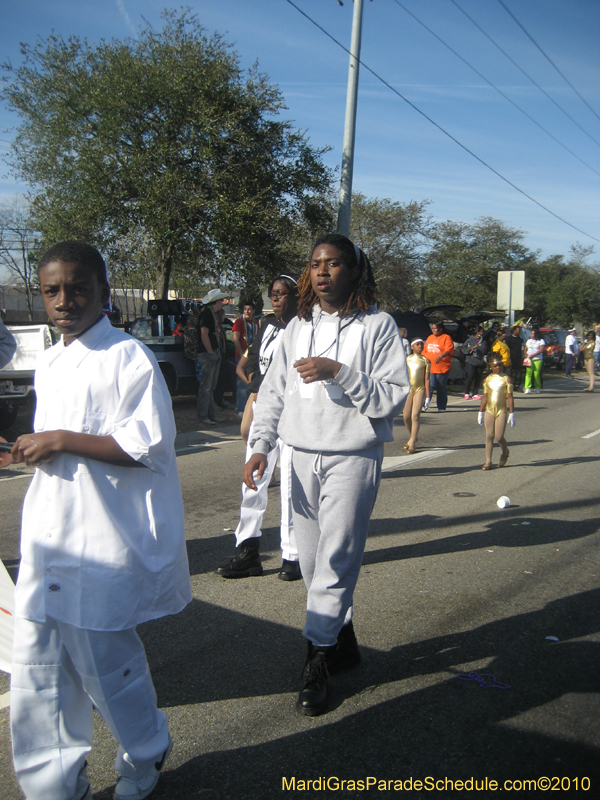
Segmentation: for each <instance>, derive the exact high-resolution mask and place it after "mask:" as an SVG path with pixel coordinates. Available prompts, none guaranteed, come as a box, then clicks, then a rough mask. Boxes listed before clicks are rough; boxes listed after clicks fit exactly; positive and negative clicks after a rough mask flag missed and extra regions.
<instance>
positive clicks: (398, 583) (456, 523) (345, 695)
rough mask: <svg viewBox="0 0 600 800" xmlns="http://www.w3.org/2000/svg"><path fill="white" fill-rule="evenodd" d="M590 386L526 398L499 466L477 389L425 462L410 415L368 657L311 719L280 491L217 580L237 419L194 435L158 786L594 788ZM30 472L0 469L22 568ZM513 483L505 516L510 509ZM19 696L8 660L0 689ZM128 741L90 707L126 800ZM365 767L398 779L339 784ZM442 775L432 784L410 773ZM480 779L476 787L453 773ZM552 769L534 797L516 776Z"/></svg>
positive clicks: (146, 635) (397, 445)
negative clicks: (251, 573)
mask: <svg viewBox="0 0 600 800" xmlns="http://www.w3.org/2000/svg"><path fill="white" fill-rule="evenodd" d="M584 385H585V383H582V382H581V381H573V382H567V381H565V380H557V381H553V382H552V381H547V383H546V388H545V390H544V392H543V394H541V395H529V396H526V397H525V396H523V395H521V394H519V395H517V396H516V420H517V425H516V427H515V428H514V429H509V430H508V433H507V438H508V440H509V446H510V451H511V455H510V459H509V462H508V466H507V467H505V468H503V469H498V468H495V469H494V470H492V471H490V472H482V470H481V466H482V464H483V461H484V453H483V440H484V434H483V429H482V428H479V427H478V425H477V423H476V411H477V406H478V403H474V402H464V401H462V400H459V399H458V398H452V399H451V401H450V405H449V410H448V412H447V413H446V414H438V413H437V412H435V410H433V411H429V412H427V413H426V414H424V415H423V417H422V421H423V425H422V430H421V436H420V441H419V450H418V452H417V454H416V455H414V456H407V455H405V453H404V451H403V450H402V445H403V444H404V442H405V441H406V437H405V435H404V431H403V429H402V426H400V425H399V426H398V427H397V437H396V441H395V442H394V443H392V444H390V445H389V446H387V447H386V461H385V463H384V466H385V467H386V471H385V472H384V475H383V480H382V483H381V489H380V492H379V498H378V501H377V504H376V507H375V511H374V514H373V518H372V522H371V526H370V536H369V539H368V543H367V549H366V553H365V557H364V566H363V569H362V572H361V576H360V579H359V583H358V587H357V591H356V595H355V629H356V632H357V636H358V639H359V642H360V645H361V650H362V654H363V662H362V664H361V665H360V667H359V668H357V669H356V670H354V671H352V672H349V673H347V674H345V675H341V676H336V678H335V680H334V682H333V683H332V697H333V702H332V709H331V711H330V712H329V713H328V714H326V715H323V716H321V717H317V718H312V719H310V718H306V717H302V716H299V715H298V714H297V713H296V712H295V708H294V703H295V699H296V695H297V692H298V690H299V688H300V686H299V681H298V679H299V673H300V670H301V667H302V663H303V658H304V654H305V644H304V642H303V640H302V638H301V635H300V631H301V629H302V625H303V618H304V602H305V591H304V587H303V585H302V584H301V583H291V584H286V583H283V582H281V581H279V580H277V578H276V572H277V569H278V567H279V564H280V555H279V552H278V529H277V525H278V489H277V488H273V489H271V490H270V505H269V508H268V510H267V514H266V516H265V523H264V528H263V542H262V546H261V550H262V555H263V559H264V566H265V574H264V575H263V577H261V578H251V579H246V580H238V581H226V580H224V579H222V578H219V577H218V576H216V575H215V574H214V572H213V570H214V568H215V567H216V566H217V565H218V564H219V563H221V562H222V561H224V560H226V559H227V557H229V556H230V555H231V554H232V551H233V535H232V533H231V532H230V530H229V529H234V528H235V526H236V524H237V515H238V504H239V482H240V477H241V465H242V461H243V445H242V442H241V440H240V439H239V438H238V437H237V436H236V435H235V429H234V428H233V427H232V426H230V427H224V428H222V429H219V430H218V431H216V432H212V431H211V432H210V433H209V434H206V435H205V434H204V433H201V434H193V433H192V434H184V435H183V436H182V437H180V438H181V441H180V442H179V447H180V450H181V452H182V454H181V455H180V457H179V460H178V464H179V470H180V475H181V482H182V489H183V496H184V504H185V509H186V529H187V539H188V552H189V559H190V568H191V573H192V587H193V594H194V600H193V602H192V603H191V604H190V606H189V607H188V608H187V609H186V610H185V611H184V612H183V613H181V614H180V615H179V616H178V617H175V618H169V619H164V620H159V621H156V622H153V623H150V624H147V625H144V626H142V628H141V629H140V633H141V635H142V637H143V639H144V642H145V644H146V647H147V651H148V657H149V661H150V665H151V669H152V674H153V676H154V680H155V684H156V689H157V692H158V697H159V703H160V705H161V706H162V707H163V708H164V709H165V711H166V713H167V715H168V717H169V721H170V726H171V732H172V735H173V738H174V740H175V748H174V750H173V753H172V755H171V757H170V759H169V761H168V762H167V765H166V767H165V771H164V775H163V777H162V778H161V781H160V782H159V785H158V787H157V789H156V791H155V793H154V794H153V798H154V797H155V798H156V800H167V798H168V799H169V800H173V799H177V800H179V798H181V800H192V798H203V799H204V798H206V799H207V800H208V798H211V799H212V798H215V799H216V798H219V800H230V798H249V799H252V800H259V799H260V800H262V798H280V797H285V796H286V795H290V794H293V795H294V796H302V797H307V798H321V797H324V796H328V797H329V796H331V797H344V798H346V797H347V798H350V797H352V798H354V797H365V796H367V797H369V796H372V797H387V796H398V789H399V785H398V783H397V782H398V781H403V782H404V781H406V780H407V779H410V778H412V780H413V784H412V790H409V786H410V784H406V783H404V784H403V787H402V788H403V791H404V792H408V793H409V795H410V796H411V797H431V796H432V795H433V796H438V797H439V796H442V797H463V796H464V797H468V796H472V795H473V794H476V795H477V796H478V797H491V796H495V795H496V791H494V790H493V784H491V781H494V780H495V781H497V782H498V790H501V791H504V792H507V791H509V790H510V789H512V791H511V794H512V795H517V796H518V795H519V794H525V793H526V794H527V796H528V797H536V796H540V794H539V791H542V790H544V789H548V788H549V789H550V790H552V789H556V790H557V791H559V792H564V791H566V789H567V787H569V786H570V789H571V790H574V789H577V792H578V794H579V793H582V794H584V795H585V796H587V797H598V796H599V792H600V757H599V756H600V753H599V748H600V677H599V676H600V670H599V667H600V658H599V651H600V646H599V645H600V612H599V601H600V589H599V585H600V581H599V578H600V560H599V556H598V544H599V541H600V535H599V528H600V498H599V496H598V495H599V493H598V487H599V486H600V399H599V396H598V394H587V393H582V392H581V389H582V388H583V386H584ZM594 433H596V434H597V435H592V434H594ZM184 452H185V453H187V454H183V453H184ZM498 458H499V451H498V449H497V448H496V449H495V451H494V463H497V461H498ZM26 473H27V470H26V469H22V470H21V471H20V472H19V473H17V474H15V472H14V471H13V470H3V471H2V470H0V498H1V517H0V520H1V521H0V525H1V526H2V537H1V538H0V555H1V557H2V558H3V560H5V563H7V565H8V566H9V567H10V568H11V569H14V568H15V567H16V564H17V542H18V526H19V513H20V505H21V502H22V497H23V495H24V492H25V490H26V488H27V485H28V483H29V481H28V478H27V477H26ZM501 495H507V496H508V497H509V498H510V500H511V506H510V508H508V509H505V510H500V509H498V507H497V505H496V501H497V499H498V498H499V497H500V496H501ZM548 637H552V638H548ZM482 676H485V677H482ZM8 688H9V687H8V676H6V675H4V673H0V701H2V700H4V701H6V700H7V699H8V695H7V694H6V692H7V691H8ZM115 752H116V745H115V743H114V742H113V740H112V738H111V736H110V734H109V733H108V731H107V729H106V728H105V726H104V724H103V723H102V722H101V721H100V720H96V727H95V743H94V749H93V751H92V753H91V755H90V758H89V762H90V770H89V771H90V777H91V780H92V783H93V788H94V797H95V798H97V799H98V800H109V798H111V797H112V788H113V787H114V782H115V773H114V771H113V769H112V762H113V759H114V756H115ZM292 778H294V779H295V781H296V783H295V790H296V791H294V792H292V786H294V784H292ZM319 778H321V779H322V780H323V779H325V780H327V779H330V778H331V779H332V780H331V781H330V783H329V788H328V790H325V789H320V788H319V784H318V783H317V784H316V785H315V784H311V785H310V788H309V789H306V784H300V783H299V781H302V780H305V781H306V780H311V781H314V780H315V779H319ZM367 778H370V779H376V780H377V781H387V782H388V783H386V784H385V788H384V784H382V783H377V784H375V785H373V784H369V786H370V788H369V789H368V790H365V791H361V790H360V789H361V787H360V785H359V784H355V785H352V784H345V785H344V788H341V786H342V784H341V782H342V781H343V780H344V781H352V780H354V781H361V780H362V781H366V780H367ZM427 778H430V779H431V780H433V781H437V784H436V783H433V784H432V783H431V782H429V783H427V784H424V786H423V787H422V788H419V785H418V784H416V783H415V782H416V781H418V780H422V781H425V779H427ZM471 778H473V779H474V781H476V783H474V784H473V790H474V791H463V790H461V788H460V785H459V786H457V785H455V784H451V783H450V782H456V781H461V780H462V781H465V780H468V779H471ZM543 778H548V779H549V784H546V783H544V781H543V780H540V783H539V784H538V785H537V787H538V791H535V790H533V789H532V785H531V784H529V785H527V784H520V783H519V781H525V780H531V781H533V780H536V781H537V780H539V779H543ZM283 779H285V782H284V781H283ZM336 779H337V783H336ZM446 779H447V781H448V782H446V783H445V781H446ZM486 779H487V788H483V789H481V788H480V787H481V786H482V785H483V786H484V787H486V784H485V781H486ZM585 779H589V781H590V784H589V788H588V790H587V791H586V787H588V783H587V781H586V780H585ZM561 780H562V783H561V782H560V781H561ZM394 781H396V783H394ZM440 781H441V783H440ZM482 781H483V784H482ZM505 781H514V782H516V783H514V784H510V783H509V784H505ZM390 782H391V783H390ZM569 782H570V783H569ZM0 786H1V797H2V798H3V800H16V799H17V798H20V797H21V794H20V791H19V789H18V787H17V784H16V781H15V778H14V774H13V771H12V765H11V759H10V743H9V734H8V708H5V709H4V710H1V711H0ZM415 786H416V787H417V788H415ZM336 787H338V788H337V789H336ZM468 787H469V785H468V784H467V788H468ZM394 789H395V790H396V791H394ZM475 790H477V791H475ZM296 792H297V793H298V794H296Z"/></svg>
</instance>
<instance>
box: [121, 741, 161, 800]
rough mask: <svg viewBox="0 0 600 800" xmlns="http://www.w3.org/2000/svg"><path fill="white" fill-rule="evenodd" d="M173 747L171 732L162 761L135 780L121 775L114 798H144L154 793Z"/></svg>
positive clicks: (141, 799) (140, 799) (125, 799)
mask: <svg viewBox="0 0 600 800" xmlns="http://www.w3.org/2000/svg"><path fill="white" fill-rule="evenodd" d="M172 749H173V739H171V734H169V744H168V745H167V749H166V750H165V752H164V753H163V754H162V758H161V759H160V761H156V762H155V763H154V764H153V765H152V766H151V767H150V769H149V770H148V772H147V773H146V774H145V775H144V776H143V777H141V778H138V779H137V780H136V781H135V780H133V778H126V777H125V776H124V775H119V779H118V780H117V785H116V786H115V793H114V795H113V797H114V800H144V797H148V796H149V795H150V794H152V792H153V791H154V787H155V786H156V784H157V783H158V779H159V778H160V771H161V769H162V768H163V765H164V763H165V761H166V760H167V758H168V757H169V755H170V753H171V750H172Z"/></svg>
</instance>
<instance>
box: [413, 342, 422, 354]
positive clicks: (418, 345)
mask: <svg viewBox="0 0 600 800" xmlns="http://www.w3.org/2000/svg"><path fill="white" fill-rule="evenodd" d="M411 349H412V351H413V353H414V354H415V355H416V356H420V355H421V353H422V352H423V342H413V344H411Z"/></svg>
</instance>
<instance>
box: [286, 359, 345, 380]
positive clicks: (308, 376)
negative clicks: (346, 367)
mask: <svg viewBox="0 0 600 800" xmlns="http://www.w3.org/2000/svg"><path fill="white" fill-rule="evenodd" d="M294 367H295V368H296V369H297V370H298V374H299V375H300V377H301V378H302V380H303V381H304V383H315V382H316V381H329V380H333V378H335V376H336V375H337V374H338V372H339V371H340V370H341V368H342V365H341V364H340V362H339V361H334V360H333V359H332V358H301V359H300V360H299V361H294Z"/></svg>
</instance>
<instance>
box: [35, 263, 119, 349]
mask: <svg viewBox="0 0 600 800" xmlns="http://www.w3.org/2000/svg"><path fill="white" fill-rule="evenodd" d="M39 277H40V287H41V290H42V297H43V298H44V304H45V306H46V312H47V314H48V317H49V318H50V321H51V322H52V324H53V325H55V326H56V327H57V328H58V330H59V331H60V332H61V333H62V334H63V335H64V337H65V344H70V343H71V342H72V341H73V340H74V339H77V337H79V336H81V334H82V333H85V331H87V330H88V329H89V328H91V327H92V325H94V324H95V323H96V322H98V320H99V319H100V317H101V316H102V306H103V305H104V304H105V303H106V301H107V300H108V296H109V288H108V284H107V283H106V281H101V280H100V279H99V277H98V275H97V273H96V272H95V271H94V270H93V269H90V268H89V267H85V266H82V265H81V264H78V263H77V262H73V261H51V262H50V263H49V264H46V265H45V266H43V267H42V268H41V269H40V271H39Z"/></svg>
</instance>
